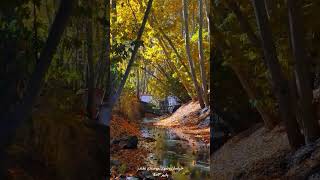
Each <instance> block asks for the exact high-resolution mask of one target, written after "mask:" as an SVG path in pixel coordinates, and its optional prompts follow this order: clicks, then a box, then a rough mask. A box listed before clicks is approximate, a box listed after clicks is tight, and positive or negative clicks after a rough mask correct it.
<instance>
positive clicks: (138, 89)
mask: <svg viewBox="0 0 320 180" xmlns="http://www.w3.org/2000/svg"><path fill="white" fill-rule="evenodd" d="M136 71H137V72H136V75H137V77H136V79H137V80H136V81H137V87H136V88H137V90H136V91H137V92H136V93H137V98H138V99H140V73H139V67H137V69H136Z"/></svg>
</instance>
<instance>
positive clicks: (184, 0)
mask: <svg viewBox="0 0 320 180" xmlns="http://www.w3.org/2000/svg"><path fill="white" fill-rule="evenodd" d="M182 3H183V20H184V36H185V37H184V38H185V47H186V53H187V59H188V62H189V67H190V72H191V78H192V81H193V84H194V87H195V90H196V93H197V97H198V100H199V103H200V107H201V108H204V107H205V104H204V102H203V98H202V94H203V92H202V91H201V88H200V86H199V84H198V80H197V77H196V71H195V68H194V61H193V59H192V55H191V49H190V37H189V24H188V19H189V18H188V0H182Z"/></svg>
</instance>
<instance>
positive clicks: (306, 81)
mask: <svg viewBox="0 0 320 180" xmlns="http://www.w3.org/2000/svg"><path fill="white" fill-rule="evenodd" d="M287 5H288V17H289V25H290V40H291V41H290V42H291V48H292V51H293V60H294V64H295V76H296V78H297V81H296V82H297V92H298V95H299V96H298V98H299V102H300V103H301V106H300V107H301V108H300V110H301V120H302V124H303V128H304V129H303V132H304V135H305V140H306V143H311V142H313V141H315V140H316V139H318V138H319V135H320V127H319V123H318V121H317V119H316V117H315V112H314V109H313V106H312V99H313V91H312V87H311V85H310V84H311V83H310V77H309V67H310V59H309V58H308V57H307V54H306V51H305V46H304V39H303V34H304V33H303V24H302V23H301V20H302V19H301V18H302V14H301V9H300V7H301V6H302V1H301V0H287Z"/></svg>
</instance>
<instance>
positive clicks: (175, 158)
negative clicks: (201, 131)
mask: <svg viewBox="0 0 320 180" xmlns="http://www.w3.org/2000/svg"><path fill="white" fill-rule="evenodd" d="M154 121H156V119H147V118H145V119H144V122H145V123H148V122H154ZM141 133H142V136H143V137H145V138H153V139H155V142H153V143H154V146H152V147H154V149H152V152H151V153H150V154H149V155H148V160H149V162H150V164H151V165H152V166H155V167H159V168H180V169H182V168H183V169H182V170H179V171H175V172H173V175H172V177H173V179H177V180H179V179H186V180H187V179H192V180H198V179H199V180H200V179H201V180H206V179H210V177H209V174H210V172H209V171H210V166H209V159H210V158H209V156H210V153H209V151H210V150H209V146H208V145H207V144H205V143H203V142H201V141H195V140H193V141H191V139H190V137H189V136H188V135H184V134H182V133H181V132H180V133H178V132H177V131H176V130H175V129H172V128H161V127H157V126H150V125H149V126H143V127H142V128H141Z"/></svg>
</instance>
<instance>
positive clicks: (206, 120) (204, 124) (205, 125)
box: [198, 116, 210, 128]
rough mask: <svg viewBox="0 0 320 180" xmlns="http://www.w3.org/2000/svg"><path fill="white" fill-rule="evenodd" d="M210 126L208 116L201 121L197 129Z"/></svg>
mask: <svg viewBox="0 0 320 180" xmlns="http://www.w3.org/2000/svg"><path fill="white" fill-rule="evenodd" d="M209 125H210V116H208V117H206V118H205V119H204V120H203V121H201V122H200V123H199V124H198V127H199V128H206V127H209Z"/></svg>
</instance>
